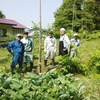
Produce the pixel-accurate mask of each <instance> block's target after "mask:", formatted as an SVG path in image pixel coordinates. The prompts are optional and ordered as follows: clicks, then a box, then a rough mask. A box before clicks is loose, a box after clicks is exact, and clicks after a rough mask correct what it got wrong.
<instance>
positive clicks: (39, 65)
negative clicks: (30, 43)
mask: <svg viewBox="0 0 100 100" xmlns="http://www.w3.org/2000/svg"><path fill="white" fill-rule="evenodd" d="M41 34H42V31H41V0H40V32H39V62H38V72H39V73H41V72H42V70H41V69H42V68H41V46H42V39H41V38H42V36H41Z"/></svg>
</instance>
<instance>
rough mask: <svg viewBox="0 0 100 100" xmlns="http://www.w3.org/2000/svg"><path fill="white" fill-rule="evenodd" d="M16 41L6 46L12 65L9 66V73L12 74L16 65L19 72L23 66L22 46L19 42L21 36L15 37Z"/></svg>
mask: <svg viewBox="0 0 100 100" xmlns="http://www.w3.org/2000/svg"><path fill="white" fill-rule="evenodd" d="M15 38H16V40H15V41H12V42H11V43H10V44H9V45H8V46H7V50H8V52H10V53H11V54H12V55H13V57H12V64H11V66H10V67H11V72H12V73H13V71H14V68H15V67H16V65H17V64H19V69H20V72H21V71H22V64H23V53H24V44H23V43H22V42H21V41H20V40H21V35H20V34H17V35H16V37H15Z"/></svg>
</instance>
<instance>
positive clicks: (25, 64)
mask: <svg viewBox="0 0 100 100" xmlns="http://www.w3.org/2000/svg"><path fill="white" fill-rule="evenodd" d="M24 69H25V72H26V71H27V63H26V62H24Z"/></svg>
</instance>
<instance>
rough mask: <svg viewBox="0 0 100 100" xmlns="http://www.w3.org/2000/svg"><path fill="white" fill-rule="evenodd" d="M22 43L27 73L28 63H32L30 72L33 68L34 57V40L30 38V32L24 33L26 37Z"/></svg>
mask: <svg viewBox="0 0 100 100" xmlns="http://www.w3.org/2000/svg"><path fill="white" fill-rule="evenodd" d="M21 42H22V43H23V44H24V57H23V59H24V66H25V70H26V71H27V62H29V63H30V71H32V68H33V56H32V49H33V41H32V39H30V38H28V32H24V37H23V38H22V39H21Z"/></svg>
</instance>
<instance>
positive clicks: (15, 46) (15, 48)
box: [7, 40, 24, 54]
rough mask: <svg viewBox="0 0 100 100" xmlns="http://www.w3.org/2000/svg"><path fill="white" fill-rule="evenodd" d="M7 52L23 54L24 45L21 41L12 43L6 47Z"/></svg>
mask: <svg viewBox="0 0 100 100" xmlns="http://www.w3.org/2000/svg"><path fill="white" fill-rule="evenodd" d="M7 50H8V51H9V52H10V53H20V54H23V53H24V44H23V43H22V42H21V41H17V40H15V41H12V42H11V43H10V44H9V45H8V46H7Z"/></svg>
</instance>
